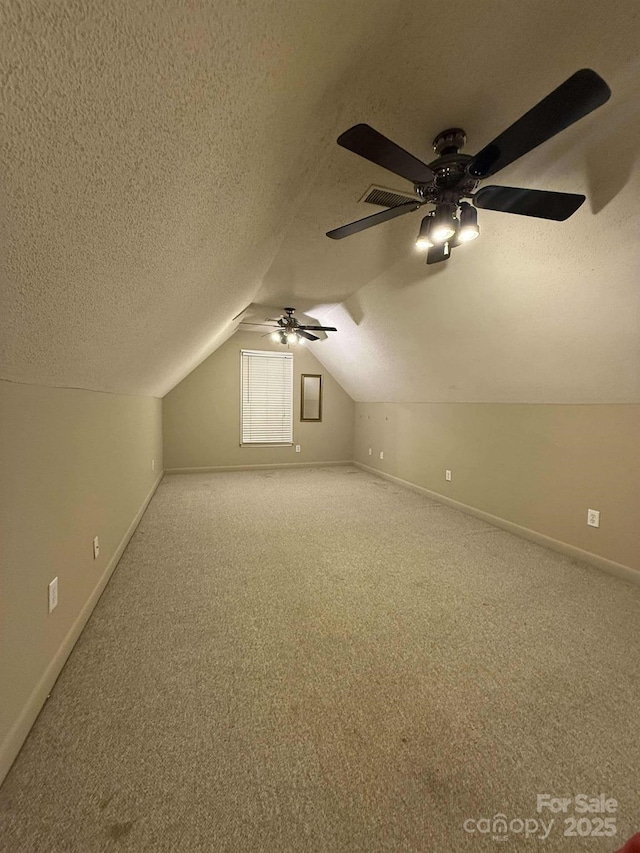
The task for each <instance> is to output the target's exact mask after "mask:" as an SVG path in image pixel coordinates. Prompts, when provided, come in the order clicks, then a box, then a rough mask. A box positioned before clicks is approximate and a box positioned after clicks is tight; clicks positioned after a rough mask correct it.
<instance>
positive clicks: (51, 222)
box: [0, 0, 640, 402]
mask: <svg viewBox="0 0 640 853" xmlns="http://www.w3.org/2000/svg"><path fill="white" fill-rule="evenodd" d="M2 15H3V20H2V21H1V22H0V25H1V35H0V39H1V41H2V44H1V45H0V84H1V86H2V92H1V98H2V101H1V105H2V106H1V109H2V124H1V127H0V134H1V135H2V144H1V149H0V155H1V158H2V163H1V176H0V179H1V185H0V216H1V220H0V221H1V235H0V240H1V242H0V275H1V277H2V278H1V285H2V316H1V317H0V376H1V377H2V378H6V379H12V380H16V381H23V382H34V383H41V384H50V385H62V386H77V387H83V388H91V389H95V390H104V391H116V392H122V393H137V394H154V395H158V396H162V395H163V394H165V393H166V392H167V391H168V390H170V389H171V388H172V387H173V386H174V385H175V384H176V383H177V382H179V381H180V379H182V378H183V377H184V376H185V375H186V374H187V373H189V372H190V371H191V370H192V369H193V368H194V367H195V366H196V365H197V364H198V363H199V362H200V361H202V359H203V358H205V357H206V356H207V355H208V354H209V353H210V352H212V351H213V350H214V349H215V348H216V347H217V346H219V345H220V344H221V343H222V342H223V341H224V340H226V338H227V337H228V336H229V335H230V334H232V333H233V332H234V330H235V328H236V327H237V320H236V321H234V320H233V318H234V317H235V316H236V315H238V314H239V313H240V312H241V311H242V310H243V309H244V308H245V307H246V306H247V305H248V304H249V303H252V302H257V303H260V304H267V305H282V306H285V305H295V306H296V307H297V308H300V309H301V310H303V311H306V312H307V313H309V314H311V315H313V316H318V317H321V318H322V319H323V320H325V321H329V320H330V321H331V323H332V324H334V325H336V326H338V328H339V332H338V334H335V335H332V336H330V337H329V338H328V339H327V340H323V341H321V342H318V343H317V344H312V347H313V352H314V354H315V355H317V356H318V358H320V359H321V360H322V361H323V362H324V363H325V365H326V366H327V367H328V369H330V370H331V371H332V372H333V373H334V375H335V376H336V378H338V379H339V381H340V382H341V383H342V384H343V385H344V387H345V388H346V389H347V390H348V391H349V393H350V394H351V395H352V396H353V397H354V398H355V399H362V400H398V401H401V400H407V401H409V400H411V401H434V400H479V401H531V402H554V401H567V402H634V401H638V400H640V370H639V365H640V343H639V342H640V335H639V331H640V320H639V315H640V311H639V306H640V286H639V275H638V273H639V269H640V263H639V262H640V245H639V241H638V239H637V231H638V223H639V221H640V201H639V199H640V179H639V170H638V154H639V150H640V120H639V117H638V110H637V90H638V85H639V83H640V62H639V60H638V56H637V33H638V31H639V30H640V9H639V8H638V7H637V4H636V3H635V0H623V2H611V3H607V4H603V3H596V2H589V0H587V2H585V0H580V2H578V0H565V2H563V3H557V2H550V0H537V2H536V3H526V4H525V3H519V4H515V3H513V2H501V0H485V2H482V1H481V2H477V3H473V4H449V5H448V6H447V5H443V4H436V3H435V2H400V0H396V2H394V0H367V2H365V0H349V2H348V3H344V2H342V0H340V2H338V0H324V2H322V3H311V2H299V0H297V2H285V0H280V2H266V0H264V1H263V2H257V3H252V4H244V3H238V2H237V0H236V2H228V1H227V0H216V2H198V0H192V2H190V3H188V4H185V3H183V2H178V0H173V2H172V0H155V2H148V3H147V2H133V3H130V2H124V0H106V1H105V2H101V3H100V4H97V3H92V2H89V0H85V2H71V0H66V2H62V0H59V2H57V3H55V4H46V3H40V2H36V0H32V2H27V0H8V2H5V3H4V4H3V6H2ZM582 67H592V68H594V69H595V70H596V71H598V73H600V74H601V75H602V76H603V77H604V78H605V79H606V80H607V82H608V83H609V85H610V86H611V88H612V91H613V96H612V98H611V101H610V102H609V103H608V104H607V105H605V106H604V107H603V108H601V109H600V110H598V111H596V113H594V114H593V115H591V116H589V117H587V118H586V119H583V120H582V121H581V122H579V123H578V124H577V125H575V126H574V127H572V128H570V129H569V130H567V131H565V132H564V133H563V134H562V135H560V136H558V137H556V138H555V139H554V140H551V141H550V142H548V143H545V144H544V145H543V146H541V147H540V148H539V149H537V150H536V151H534V152H532V153H531V154H529V155H527V156H526V157H525V158H523V159H522V160H521V161H518V162H517V163H515V164H513V165H512V166H510V167H509V168H508V169H505V170H504V172H501V173H500V175H499V176H497V177H496V179H492V182H494V180H495V183H503V184H510V185H514V186H531V187H536V188H546V189H555V190H561V191H570V192H585V193H586V194H587V196H588V201H587V203H585V204H584V205H583V207H582V208H581V209H580V210H579V211H578V213H576V214H575V216H574V217H572V218H571V219H570V220H569V221H567V222H565V223H550V222H543V221H537V220H533V219H529V218H525V217H516V216H508V215H505V214H497V213H492V212H489V211H481V212H480V224H481V231H482V235H481V238H480V240H478V241H476V242H475V243H474V244H471V245H469V246H466V247H463V248H461V249H460V250H457V251H456V253H455V255H454V257H453V258H452V260H451V261H450V262H449V263H448V264H445V265H441V266H440V267H430V268H428V269H427V267H426V266H425V264H424V257H423V256H421V255H419V254H418V253H416V252H415V250H414V247H413V242H414V239H415V234H416V232H417V228H418V224H419V221H420V214H419V213H416V214H414V215H412V216H411V215H410V216H407V217H403V218H401V219H398V220H396V221H394V222H391V223H388V224H386V225H382V226H380V227H379V228H376V229H372V230H371V231H369V232H365V233H362V234H360V235H356V236H354V237H352V238H349V239H347V240H344V241H340V242H335V241H330V240H328V239H327V238H326V237H325V236H324V232H325V231H326V230H328V229H329V228H332V227H335V226H337V225H340V224H343V223H344V222H348V221H350V220H351V219H355V218H359V217H361V216H364V215H366V214H367V213H370V212H372V208H367V209H365V208H363V206H362V205H358V204H357V200H358V199H359V198H360V196H361V195H362V193H363V191H364V190H365V189H366V188H367V187H368V186H369V185H370V184H371V183H374V182H376V183H381V184H383V185H385V186H390V187H395V188H398V189H409V186H408V185H407V184H406V183H404V182H403V181H402V180H400V179H398V178H395V177H394V176H392V175H390V174H388V173H386V172H385V171H384V170H382V169H379V168H378V167H376V166H374V165H372V164H369V163H367V162H366V161H364V160H361V159H360V158H358V157H356V156H355V155H353V154H351V153H349V152H347V151H344V150H343V149H341V148H339V147H338V146H337V145H336V144H335V139H336V137H337V135H338V134H339V133H340V132H341V131H342V130H344V129H346V128H347V127H349V126H350V125H352V124H354V123H356V122H358V121H366V122H368V123H370V124H372V125H373V126H374V127H377V128H378V129H379V130H381V131H382V132H383V133H385V134H387V135H388V136H390V137H392V138H393V139H395V140H396V141H397V142H399V143H400V144H402V145H403V146H405V147H407V148H408V149H409V150H411V151H413V152H415V153H416V154H417V155H418V156H419V157H422V158H424V159H427V160H429V159H431V157H432V153H431V151H430V142H431V140H432V139H433V137H434V136H435V135H436V134H437V133H438V132H439V131H440V130H442V129H443V128H445V127H450V126H462V127H464V128H465V130H466V132H467V137H468V147H467V150H468V151H470V152H474V151H477V150H479V149H480V148H481V147H482V146H483V145H484V144H485V143H486V142H488V141H489V140H490V139H491V138H492V137H493V136H495V135H496V134H497V132H499V131H500V130H502V129H504V128H505V127H506V126H507V125H509V124H510V123H511V122H512V121H513V120H514V119H516V118H517V117H519V116H520V115H521V114H522V113H523V112H524V111H525V110H527V109H529V108H530V107H531V106H532V105H533V104H534V103H536V102H537V101H538V100H540V98H542V97H543V96H544V95H546V94H547V93H548V92H549V91H551V90H552V89H553V88H555V86H557V85H558V84H559V83H560V82H562V81H563V80H564V79H566V78H567V77H568V76H569V75H570V74H572V73H573V72H574V71H575V70H577V69H578V68H582Z"/></svg>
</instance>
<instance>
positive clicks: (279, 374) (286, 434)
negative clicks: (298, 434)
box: [240, 349, 293, 444]
mask: <svg viewBox="0 0 640 853" xmlns="http://www.w3.org/2000/svg"><path fill="white" fill-rule="evenodd" d="M240 362H241V368H240V375H241V379H240V385H241V392H240V393H241V399H240V423H241V426H240V443H241V444H293V353H290V352H286V353H284V352H262V351H259V350H246V349H243V350H241V353H240Z"/></svg>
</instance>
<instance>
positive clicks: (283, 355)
mask: <svg viewBox="0 0 640 853" xmlns="http://www.w3.org/2000/svg"><path fill="white" fill-rule="evenodd" d="M245 354H247V355H264V356H267V357H268V358H274V359H281V360H282V361H285V362H287V363H289V364H290V393H291V401H290V407H289V408H290V419H289V423H290V429H289V434H290V435H291V441H284V440H277V441H244V440H243V439H244V434H245V427H244V396H245V395H244V391H245V377H244V365H245V359H244V356H245ZM238 384H239V389H240V424H239V428H240V447H293V444H294V435H293V429H294V415H293V408H294V363H293V353H292V352H275V351H274V350H258V349H244V348H241V349H240V381H239V383H238Z"/></svg>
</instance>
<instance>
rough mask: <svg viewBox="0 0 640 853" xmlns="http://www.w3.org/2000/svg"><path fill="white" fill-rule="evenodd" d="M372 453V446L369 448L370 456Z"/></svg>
mask: <svg viewBox="0 0 640 853" xmlns="http://www.w3.org/2000/svg"><path fill="white" fill-rule="evenodd" d="M371 453H372V450H371V448H369V456H371Z"/></svg>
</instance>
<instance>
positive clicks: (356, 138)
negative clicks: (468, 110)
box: [327, 68, 611, 264]
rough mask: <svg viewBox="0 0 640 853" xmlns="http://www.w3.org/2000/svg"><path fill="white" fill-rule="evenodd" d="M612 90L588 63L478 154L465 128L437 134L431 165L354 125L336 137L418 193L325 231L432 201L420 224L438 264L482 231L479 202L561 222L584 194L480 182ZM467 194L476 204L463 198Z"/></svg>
mask: <svg viewBox="0 0 640 853" xmlns="http://www.w3.org/2000/svg"><path fill="white" fill-rule="evenodd" d="M610 95H611V90H610V89H609V87H608V86H607V84H606V83H605V81H604V80H603V79H602V78H601V77H600V76H599V75H598V74H596V72H595V71H592V70H591V69H589V68H583V69H582V70H580V71H576V73H575V74H573V75H572V76H571V77H569V79H568V80H565V82H564V83H562V84H561V85H560V86H558V88H557V89H554V90H553V92H551V94H549V95H547V97H546V98H543V99H542V100H541V101H540V103H539V104H537V105H536V106H535V107H533V108H532V109H530V110H529V112H527V113H525V114H524V115H523V116H522V117H521V118H519V119H518V120H517V121H516V122H514V124H512V125H511V126H510V127H508V128H507V129H506V130H505V131H503V133H501V134H500V135H499V136H497V137H496V138H495V139H494V140H493V141H492V142H490V143H489V144H488V145H485V147H484V148H483V149H482V150H481V151H480V152H479V153H478V154H476V155H475V156H471V155H470V154H461V153H460V149H461V148H462V147H463V146H464V144H465V142H466V134H465V132H464V130H461V129H460V128H457V127H456V128H451V129H449V130H443V131H442V133H439V134H438V136H436V138H435V139H434V141H433V148H434V150H435V151H436V152H437V154H438V157H437V158H436V159H435V160H433V162H431V163H429V164H428V165H427V164H426V163H423V162H422V161H421V160H418V159H417V158H416V157H414V156H413V155H412V154H410V153H409V152H408V151H405V150H404V148H401V147H400V146H399V145H396V143H395V142H392V141H391V140H390V139H387V138H386V136H383V135H382V134H381V133H378V131H377V130H374V129H373V128H372V127H370V126H369V125H368V124H356V125H354V126H353V127H351V128H349V130H346V131H345V132H344V133H343V134H341V135H340V136H339V137H338V145H341V146H342V147H343V148H346V149H348V150H349V151H353V153H354V154H359V155H360V157H364V158H365V159H366V160H370V161H371V162H372V163H376V164H377V165H379V166H382V167H383V168H385V169H388V170H389V171H390V172H393V173H394V174H396V175H400V177H402V178H406V180H408V181H411V182H412V183H413V185H414V190H415V193H416V199H415V201H408V202H404V203H401V204H398V205H397V206H395V207H390V208H388V209H387V210H382V211H380V213H374V214H373V215H372V216H367V217H365V218H364V219H359V220H357V221H356V222H350V223H349V224H348V225H343V226H342V227H340V228H335V229H333V231H328V232H327V237H331V238H332V239H333V240H341V239H342V238H343V237H349V236H351V234H357V233H358V232H359V231H364V230H365V228H371V227H372V226H373V225H379V224H380V223H382V222H388V221H389V220H390V219H395V218H396V217H397V216H402V215H403V214H405V213H411V212H412V211H414V210H418V209H419V208H420V207H422V206H423V205H425V204H432V205H434V208H433V209H432V210H431V211H430V212H429V213H428V214H427V215H426V216H425V217H424V218H423V219H422V222H421V224H420V231H419V233H418V238H417V240H416V245H417V246H418V248H422V249H428V252H427V263H428V264H437V263H440V262H441V261H446V260H447V259H448V258H449V256H450V253H451V250H452V249H454V248H456V247H457V246H459V245H460V244H461V243H466V242H469V241H471V240H474V239H475V238H476V237H478V236H479V234H480V229H479V227H478V214H477V212H476V210H475V208H485V209H487V210H497V211H501V212H503V213H518V214H521V215H522V216H536V217H539V218H541V219H553V220H556V221H558V222H561V221H564V220H565V219H568V218H569V217H570V216H571V215H572V214H574V213H575V212H576V210H577V209H578V208H579V207H580V205H581V204H582V203H583V202H584V200H585V196H583V195H577V194H574V193H559V192H550V191H546V190H531V189H522V188H520V187H495V186H488V187H482V189H478V185H479V183H480V182H481V181H482V180H484V179H485V178H488V177H490V176H491V175H495V174H496V172H499V171H500V169H504V168H505V166H508V165H509V164H511V163H513V162H514V161H515V160H517V159H518V158H519V157H522V156H523V154H526V153H527V152H529V151H532V150H533V149H534V148H536V147H537V146H538V145H540V144H541V143H543V142H545V141H546V140H547V139H551V137H552V136H555V135H556V134H557V133H560V131H561V130H564V129H565V128H566V127H569V126H570V125H571V124H573V123H574V122H576V121H578V120H579V119H581V118H583V117H584V116H586V115H588V114H589V113H590V112H592V111H593V110H595V109H596V108H597V107H600V106H602V104H604V103H606V101H608V100H609V97H610ZM467 198H469V199H471V201H472V202H473V206H472V205H471V204H469V203H468V202H467V201H464V199H467ZM458 211H459V218H458Z"/></svg>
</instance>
